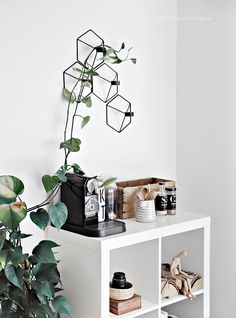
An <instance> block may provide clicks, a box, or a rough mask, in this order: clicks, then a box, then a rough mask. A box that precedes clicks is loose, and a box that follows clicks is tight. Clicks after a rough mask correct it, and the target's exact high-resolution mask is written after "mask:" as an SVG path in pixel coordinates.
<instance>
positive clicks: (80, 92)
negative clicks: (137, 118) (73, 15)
mask: <svg viewBox="0 0 236 318" xmlns="http://www.w3.org/2000/svg"><path fill="white" fill-rule="evenodd" d="M108 48H110V47H108ZM105 51H106V47H105V44H104V40H103V39H102V38H101V37H100V36H99V35H98V34H97V33H95V32H94V31H93V30H91V29H89V30H88V31H86V32H84V33H83V34H82V35H81V36H79V37H78V38H77V39H76V59H77V61H76V62H75V63H73V64H72V65H70V66H69V67H68V68H67V69H66V70H65V71H64V72H63V88H64V89H67V90H68V91H69V92H72V91H73V92H74V93H75V95H76V102H77V103H80V102H81V100H82V98H84V97H88V96H89V95H90V94H93V95H94V96H96V97H97V98H99V99H100V100H101V101H103V102H104V103H107V104H106V124H107V125H108V126H109V127H111V128H112V129H113V130H115V131H117V132H119V133H120V132H122V131H123V130H124V129H125V128H126V127H127V126H129V125H130V123H131V121H132V117H133V116H134V113H133V112H132V111H131V103H130V102H129V101H128V100H127V99H125V98H124V97H122V96H121V95H119V94H118V90H119V85H120V81H119V79H118V73H117V72H116V71H115V70H114V69H113V68H112V67H110V66H109V65H108V64H106V63H104V60H103V59H101V58H102V57H103V54H104V52H105ZM82 68H85V70H86V71H88V73H89V74H86V73H85V74H83V78H82V79H81V78H80V76H81V72H80V71H79V70H81V69H82ZM89 71H92V72H89ZM94 72H96V73H97V75H96V74H93V73H94ZM84 82H87V83H86V85H85V83H84ZM82 84H84V85H82Z"/></svg>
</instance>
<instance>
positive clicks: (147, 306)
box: [110, 299, 159, 318]
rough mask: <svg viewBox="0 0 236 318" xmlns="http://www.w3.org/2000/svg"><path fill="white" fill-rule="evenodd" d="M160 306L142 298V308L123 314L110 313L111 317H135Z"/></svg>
mask: <svg viewBox="0 0 236 318" xmlns="http://www.w3.org/2000/svg"><path fill="white" fill-rule="evenodd" d="M158 308H159V306H158V305H157V304H155V303H152V302H150V301H148V300H146V299H142V308H140V309H137V310H134V311H131V312H129V313H127V314H123V315H115V314H112V313H110V318H134V317H138V316H141V315H144V314H146V313H149V312H152V311H155V310H158Z"/></svg>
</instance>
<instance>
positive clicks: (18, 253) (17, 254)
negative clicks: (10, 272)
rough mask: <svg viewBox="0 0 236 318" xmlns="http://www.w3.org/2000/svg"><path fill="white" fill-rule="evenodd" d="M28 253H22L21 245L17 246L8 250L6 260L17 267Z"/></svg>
mask: <svg viewBox="0 0 236 318" xmlns="http://www.w3.org/2000/svg"><path fill="white" fill-rule="evenodd" d="M28 256H29V255H28V254H22V247H21V246H17V247H16V248H15V249H14V250H10V251H9V253H8V261H11V263H12V264H13V265H14V266H15V267H17V266H18V265H19V264H20V263H21V261H24V260H25V259H27V258H28Z"/></svg>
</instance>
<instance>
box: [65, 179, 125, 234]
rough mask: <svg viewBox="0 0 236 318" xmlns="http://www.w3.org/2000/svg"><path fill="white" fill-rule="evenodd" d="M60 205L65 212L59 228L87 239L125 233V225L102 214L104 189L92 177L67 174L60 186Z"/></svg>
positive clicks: (103, 210) (103, 212)
mask: <svg viewBox="0 0 236 318" xmlns="http://www.w3.org/2000/svg"><path fill="white" fill-rule="evenodd" d="M61 202H63V203H65V205H66V206H67V209H68V218H67V220H66V223H65V224H64V225H63V227H62V228H63V229H65V230H67V231H70V232H74V233H78V234H82V235H86V236H91V237H104V236H108V235H113V234H118V233H122V232H125V231H126V227H125V223H124V222H121V221H118V220H110V219H108V216H107V214H106V211H105V189H104V188H99V186H98V180H97V178H96V177H85V176H79V175H76V174H70V173H68V174H67V181H66V182H64V183H63V184H62V186H61Z"/></svg>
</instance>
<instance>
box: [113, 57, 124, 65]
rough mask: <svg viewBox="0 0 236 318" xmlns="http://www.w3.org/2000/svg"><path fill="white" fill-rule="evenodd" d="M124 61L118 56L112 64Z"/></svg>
mask: <svg viewBox="0 0 236 318" xmlns="http://www.w3.org/2000/svg"><path fill="white" fill-rule="evenodd" d="M122 62H123V61H122V60H121V59H119V58H118V57H116V59H114V61H113V62H112V64H120V63H122Z"/></svg>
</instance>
